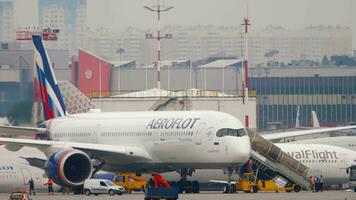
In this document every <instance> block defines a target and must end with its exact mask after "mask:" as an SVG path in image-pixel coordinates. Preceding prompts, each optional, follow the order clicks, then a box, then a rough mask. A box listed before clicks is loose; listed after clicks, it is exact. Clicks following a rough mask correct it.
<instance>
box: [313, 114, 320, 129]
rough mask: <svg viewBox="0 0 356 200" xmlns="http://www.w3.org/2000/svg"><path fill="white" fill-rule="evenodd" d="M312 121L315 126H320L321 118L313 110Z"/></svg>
mask: <svg viewBox="0 0 356 200" xmlns="http://www.w3.org/2000/svg"><path fill="white" fill-rule="evenodd" d="M312 122H313V128H319V127H320V124H319V119H318V116H317V115H316V112H315V111H314V110H312Z"/></svg>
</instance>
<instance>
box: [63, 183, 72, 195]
mask: <svg viewBox="0 0 356 200" xmlns="http://www.w3.org/2000/svg"><path fill="white" fill-rule="evenodd" d="M69 192H70V188H69V186H68V185H64V186H63V194H69Z"/></svg>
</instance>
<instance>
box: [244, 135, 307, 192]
mask: <svg viewBox="0 0 356 200" xmlns="http://www.w3.org/2000/svg"><path fill="white" fill-rule="evenodd" d="M248 133H249V137H250V141H251V147H252V151H251V159H252V163H253V165H254V166H255V167H257V168H258V169H259V173H262V176H263V175H265V176H268V177H273V176H276V175H277V176H280V177H282V178H283V179H285V180H287V181H288V182H290V183H297V184H299V185H301V186H302V187H304V188H305V189H307V190H310V184H309V181H308V178H307V175H308V171H309V168H308V167H307V166H305V165H304V164H302V163H301V162H299V161H297V160H295V159H294V158H292V157H291V156H289V155H288V154H286V153H285V152H283V151H282V150H281V149H280V148H279V147H277V146H276V145H274V144H273V143H272V142H270V141H269V140H266V139H265V138H263V137H262V136H261V135H259V134H258V133H255V132H253V131H251V130H248Z"/></svg>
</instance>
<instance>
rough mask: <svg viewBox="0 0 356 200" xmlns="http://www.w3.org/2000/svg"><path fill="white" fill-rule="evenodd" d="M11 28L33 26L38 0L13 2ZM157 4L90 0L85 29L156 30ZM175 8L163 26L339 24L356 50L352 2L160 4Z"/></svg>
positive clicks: (177, 0)
mask: <svg viewBox="0 0 356 200" xmlns="http://www.w3.org/2000/svg"><path fill="white" fill-rule="evenodd" d="M14 2H15V24H16V25H18V26H32V25H35V24H36V22H37V3H36V2H37V1H36V0H14ZM156 3H157V0H88V25H89V27H91V28H97V27H108V28H112V29H113V30H123V29H125V28H127V27H129V26H131V27H139V28H151V29H155V28H156V27H157V21H156V15H155V14H154V13H152V12H149V11H148V10H145V9H144V8H143V6H144V5H147V6H152V5H155V4H156ZM161 3H162V4H163V5H164V6H174V8H173V9H172V10H170V11H168V12H166V13H163V14H162V17H161V24H162V26H166V25H226V26H237V25H239V24H241V23H242V19H243V17H244V16H245V15H246V14H247V7H248V15H249V18H250V20H251V24H252V25H251V29H252V30H260V29H262V28H264V27H266V26H268V25H276V26H284V27H287V28H288V29H292V30H293V29H302V28H303V27H306V26H308V25H319V24H321V25H340V26H348V27H350V28H351V29H352V30H353V38H354V39H353V47H354V49H356V0H161Z"/></svg>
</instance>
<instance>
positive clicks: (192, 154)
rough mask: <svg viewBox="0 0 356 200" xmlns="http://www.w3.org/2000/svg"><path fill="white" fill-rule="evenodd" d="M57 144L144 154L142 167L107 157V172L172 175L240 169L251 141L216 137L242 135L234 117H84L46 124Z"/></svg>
mask: <svg viewBox="0 0 356 200" xmlns="http://www.w3.org/2000/svg"><path fill="white" fill-rule="evenodd" d="M48 127H49V132H50V137H51V139H52V140H55V141H70V142H83V143H93V144H107V145H121V146H128V147H138V148H142V149H144V150H145V151H146V152H147V153H148V155H149V156H150V157H151V160H150V161H147V162H142V163H123V161H121V160H118V159H115V158H110V155H103V156H107V157H106V158H107V159H106V160H110V162H109V163H106V165H105V167H104V168H103V169H105V170H108V171H114V172H116V171H119V170H123V171H127V170H130V171H142V170H147V171H149V170H155V171H174V170H176V169H180V168H194V169H199V168H207V169H219V168H220V169H221V168H226V167H234V166H235V167H236V166H239V165H241V164H244V163H245V162H246V161H247V160H248V158H249V156H250V141H249V138H248V136H247V135H244V136H241V137H235V136H225V137H217V135H216V133H217V131H218V130H221V129H227V128H228V129H234V130H237V129H238V130H244V127H243V125H242V124H241V122H240V121H239V120H237V119H236V118H235V117H233V116H231V115H229V114H226V113H221V112H214V111H178V112H177V111H172V112H171V111H164V112H127V113H125V112H121V113H85V114H78V115H72V116H69V117H65V118H57V119H53V120H51V121H50V122H49V124H48Z"/></svg>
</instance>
